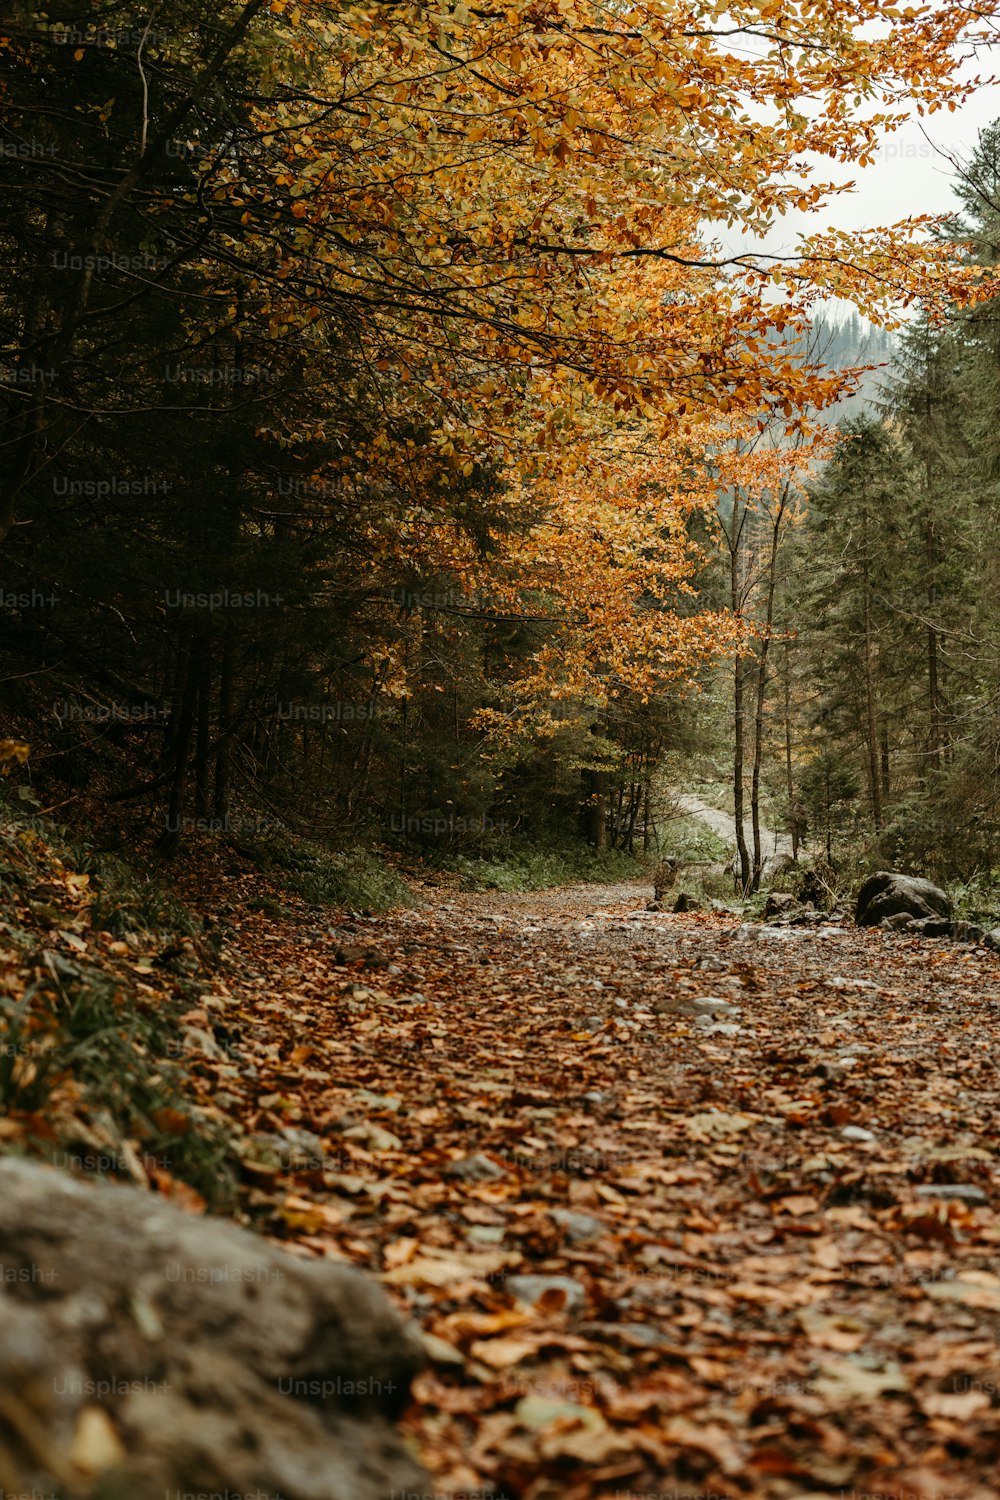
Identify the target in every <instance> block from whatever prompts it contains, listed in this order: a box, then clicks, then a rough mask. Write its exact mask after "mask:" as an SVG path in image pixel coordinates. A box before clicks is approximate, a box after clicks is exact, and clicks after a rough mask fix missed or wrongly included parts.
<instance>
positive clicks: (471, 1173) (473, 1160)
mask: <svg viewBox="0 0 1000 1500" xmlns="http://www.w3.org/2000/svg"><path fill="white" fill-rule="evenodd" d="M504 1175H505V1173H504V1170H503V1167H498V1166H497V1164H496V1162H495V1161H493V1160H492V1159H491V1158H490V1157H488V1156H484V1155H483V1153H482V1152H481V1151H477V1152H476V1153H475V1155H474V1156H463V1157H460V1158H459V1160H458V1161H453V1162H451V1163H450V1165H449V1166H447V1167H445V1169H444V1176H445V1177H457V1178H458V1179H459V1181H461V1182H496V1180H497V1178H499V1177H503V1176H504Z"/></svg>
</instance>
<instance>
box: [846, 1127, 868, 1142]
mask: <svg viewBox="0 0 1000 1500" xmlns="http://www.w3.org/2000/svg"><path fill="white" fill-rule="evenodd" d="M840 1133H841V1135H842V1136H843V1138H844V1140H845V1141H873V1140H875V1133H874V1131H871V1130H865V1128H864V1126H863V1125H845V1126H844V1128H843V1130H842V1131H841V1132H840Z"/></svg>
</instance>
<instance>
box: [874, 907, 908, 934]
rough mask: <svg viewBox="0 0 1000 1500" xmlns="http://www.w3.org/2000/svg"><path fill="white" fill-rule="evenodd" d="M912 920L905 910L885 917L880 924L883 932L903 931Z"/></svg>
mask: <svg viewBox="0 0 1000 1500" xmlns="http://www.w3.org/2000/svg"><path fill="white" fill-rule="evenodd" d="M912 921H913V918H912V917H908V916H907V914H906V912H905V911H900V912H897V913H896V915H895V916H894V917H883V918H882V920H881V922H879V924H878V925H879V927H880V928H881V930H882V931H883V932H903V931H905V929H906V928H907V927H909V925H910V923H911V922H912Z"/></svg>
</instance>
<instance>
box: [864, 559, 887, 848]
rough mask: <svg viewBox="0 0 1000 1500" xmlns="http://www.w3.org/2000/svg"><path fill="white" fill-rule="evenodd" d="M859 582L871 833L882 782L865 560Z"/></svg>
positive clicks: (878, 818) (877, 825) (877, 818)
mask: <svg viewBox="0 0 1000 1500" xmlns="http://www.w3.org/2000/svg"><path fill="white" fill-rule="evenodd" d="M862 584H863V588H864V648H865V649H864V663H865V718H866V721H867V731H868V733H867V738H868V783H869V791H870V794H871V803H872V822H873V823H874V825H875V832H876V833H878V832H879V830H880V829H881V827H882V785H881V779H880V776H879V734H878V710H877V707H876V702H875V650H874V642H873V635H874V631H873V626H872V602H871V590H870V588H869V585H868V560H867V558H866V559H865V561H864V564H863V578H862Z"/></svg>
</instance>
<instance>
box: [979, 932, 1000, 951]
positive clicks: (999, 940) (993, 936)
mask: <svg viewBox="0 0 1000 1500" xmlns="http://www.w3.org/2000/svg"><path fill="white" fill-rule="evenodd" d="M983 947H984V948H992V949H993V951H994V952H997V951H998V950H1000V927H991V928H990V930H989V932H988V933H987V934H986V936H985V937H984V938H983Z"/></svg>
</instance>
